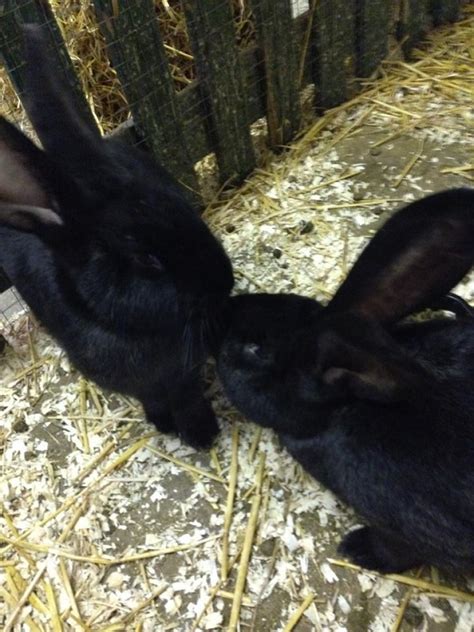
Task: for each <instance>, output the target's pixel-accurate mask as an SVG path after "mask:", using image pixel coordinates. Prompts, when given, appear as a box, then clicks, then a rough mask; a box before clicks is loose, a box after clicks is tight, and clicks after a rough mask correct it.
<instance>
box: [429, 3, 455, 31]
mask: <svg viewBox="0 0 474 632" xmlns="http://www.w3.org/2000/svg"><path fill="white" fill-rule="evenodd" d="M429 2H430V8H431V13H432V15H433V21H434V23H435V25H436V26H439V25H440V24H446V22H455V21H456V20H457V19H458V18H459V11H460V9H461V0H429Z"/></svg>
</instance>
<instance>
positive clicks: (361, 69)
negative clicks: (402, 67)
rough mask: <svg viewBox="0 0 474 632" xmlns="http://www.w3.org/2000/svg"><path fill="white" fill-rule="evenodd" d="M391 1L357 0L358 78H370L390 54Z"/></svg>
mask: <svg viewBox="0 0 474 632" xmlns="http://www.w3.org/2000/svg"><path fill="white" fill-rule="evenodd" d="M392 9H393V6H392V2H391V0H357V5H356V19H357V36H356V39H357V48H358V51H357V64H356V73H357V76H358V77H370V75H372V73H374V72H375V71H376V70H377V68H378V66H379V64H380V62H381V61H382V60H383V59H384V58H385V57H386V55H387V52H388V34H389V26H390V16H391V11H392Z"/></svg>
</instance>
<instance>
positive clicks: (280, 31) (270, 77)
mask: <svg viewBox="0 0 474 632" xmlns="http://www.w3.org/2000/svg"><path fill="white" fill-rule="evenodd" d="M250 6H251V8H252V12H253V14H254V17H255V21H256V25H257V35H258V42H259V45H260V49H261V52H262V57H263V66H264V72H265V94H266V112H267V124H268V137H269V144H270V146H272V147H278V146H279V145H284V144H286V143H288V142H289V141H290V139H291V138H293V136H294V135H295V133H296V132H297V131H298V129H299V126H300V121H301V108H300V102H299V85H298V57H297V48H296V45H295V31H294V20H293V16H292V12H291V3H290V1H289V0H251V2H250Z"/></svg>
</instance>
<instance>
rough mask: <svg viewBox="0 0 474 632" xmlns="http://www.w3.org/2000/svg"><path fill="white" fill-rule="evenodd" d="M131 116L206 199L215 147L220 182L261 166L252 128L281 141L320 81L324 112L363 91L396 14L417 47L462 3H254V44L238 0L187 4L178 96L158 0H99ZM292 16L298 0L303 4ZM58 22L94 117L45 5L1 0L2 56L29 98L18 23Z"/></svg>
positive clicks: (141, 135)
mask: <svg viewBox="0 0 474 632" xmlns="http://www.w3.org/2000/svg"><path fill="white" fill-rule="evenodd" d="M92 2H93V5H94V9H95V12H96V16H97V20H98V23H99V25H100V28H101V31H102V33H103V35H104V37H105V40H106V42H107V49H108V54H109V57H110V59H111V61H112V64H113V65H114V67H115V69H116V71H117V74H118V77H119V80H120V82H121V84H122V87H123V90H124V94H125V95H126V98H127V101H128V103H129V106H130V110H131V113H132V117H133V118H132V121H133V122H132V124H128V125H126V126H124V128H123V129H121V130H119V133H122V134H123V136H124V137H125V138H128V139H131V140H132V141H137V140H140V141H141V142H144V143H145V145H146V146H147V148H148V149H149V150H150V151H151V152H152V154H153V155H154V156H155V157H156V158H157V159H158V160H159V161H160V162H161V163H162V164H163V165H165V166H166V167H167V168H168V169H169V170H170V171H171V172H172V173H173V174H174V175H175V176H176V177H177V178H178V180H180V181H181V182H182V183H183V184H185V185H186V186H187V187H188V190H194V192H195V196H194V200H195V201H196V200H197V199H198V194H197V179H196V174H195V170H194V166H195V163H196V162H197V161H198V160H200V159H201V158H203V157H204V156H206V155H207V154H209V153H211V152H215V155H216V159H217V165H218V169H219V175H220V179H221V182H223V183H224V182H230V181H233V182H236V181H239V180H241V179H242V178H244V177H245V176H246V175H247V174H248V173H249V172H250V171H251V170H252V169H253V168H254V166H255V163H256V158H255V154H254V150H253V145H252V140H251V135H250V126H251V124H252V123H253V122H254V121H256V120H257V119H259V118H261V117H263V116H265V117H266V120H267V124H268V139H269V144H270V145H271V146H272V147H274V148H276V147H278V146H282V145H284V144H285V143H288V141H289V140H290V139H291V138H292V137H293V136H294V134H295V133H296V131H297V130H298V128H299V125H300V118H301V111H300V100H299V93H300V91H301V89H302V88H303V87H304V86H305V85H307V84H309V83H314V84H315V86H316V89H315V103H314V105H315V108H316V109H317V110H324V109H327V108H330V107H333V106H336V105H338V104H340V103H342V102H343V101H344V100H346V99H347V98H348V97H349V96H350V95H351V94H353V92H354V90H355V89H357V81H355V78H356V77H357V78H364V77H368V76H370V75H371V74H372V73H373V72H374V71H375V70H376V69H377V67H378V65H379V64H380V62H381V61H382V60H383V58H384V57H385V56H386V54H387V50H388V41H389V35H390V32H391V30H392V26H393V15H394V12H395V9H397V11H398V12H399V16H400V17H399V19H398V20H397V29H396V36H397V37H398V39H399V40H401V41H403V47H404V49H405V51H406V52H409V50H410V48H411V47H413V46H414V45H415V44H416V43H417V42H418V41H419V40H420V38H421V37H422V36H423V35H424V33H425V32H426V30H427V28H429V26H430V25H431V24H435V25H438V24H442V23H444V22H447V21H454V20H455V19H456V18H457V16H458V13H459V8H460V4H461V0H309V2H308V1H306V3H305V0H299V2H298V1H295V0H249V2H250V6H251V9H252V13H253V19H254V23H255V28H256V38H255V42H254V43H253V44H252V46H250V47H248V48H246V49H245V50H241V49H239V47H238V46H237V44H236V33H235V28H234V22H233V15H232V9H231V5H230V1H229V0H182V7H183V10H184V14H185V18H186V23H187V30H188V36H189V38H190V44H191V49H192V53H193V58H194V64H195V69H196V77H197V78H196V80H195V81H194V82H193V83H192V84H190V85H189V86H187V87H186V88H185V89H183V90H182V91H180V92H176V90H175V87H174V85H173V80H172V77H171V74H170V70H169V66H168V62H167V57H166V52H165V47H164V45H163V40H162V36H161V34H160V29H159V25H158V21H157V20H156V16H155V13H154V12H155V5H154V2H153V0H92ZM305 4H306V5H307V10H306V11H304V13H303V14H301V15H299V16H297V17H294V13H295V6H298V7H300V9H301V6H303V7H304V5H305ZM23 22H37V23H44V22H47V23H48V24H49V34H50V39H51V51H52V59H53V63H54V64H55V65H56V67H57V71H58V72H61V73H63V74H64V75H65V76H66V78H67V81H68V83H69V85H70V86H71V89H72V90H75V91H76V92H77V93H78V96H79V104H80V107H82V109H83V110H84V112H85V113H86V114H87V116H89V118H90V120H91V121H92V120H93V117H92V115H91V112H90V111H89V107H88V104H87V99H86V97H85V96H84V95H83V94H82V93H81V89H80V84H79V81H78V79H77V77H76V76H75V74H74V70H73V65H72V63H71V60H70V57H69V54H68V51H67V49H66V47H65V45H64V41H63V39H62V36H61V31H60V29H59V27H58V25H57V23H56V21H55V19H54V15H53V12H52V10H51V8H50V5H49V3H48V2H47V1H46V0H26V1H25V0H6V1H5V0H4V1H2V0H0V53H1V54H2V56H3V59H4V63H5V66H6V68H7V71H8V73H9V75H10V77H11V79H12V80H13V84H14V86H15V89H16V90H17V92H18V95H19V96H20V98H21V95H22V87H23V79H24V69H25V66H24V60H23V52H22V42H21V36H20V25H21V23H23Z"/></svg>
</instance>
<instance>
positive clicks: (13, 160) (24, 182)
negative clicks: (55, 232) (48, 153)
mask: <svg viewBox="0 0 474 632" xmlns="http://www.w3.org/2000/svg"><path fill="white" fill-rule="evenodd" d="M45 170H46V169H45V156H44V154H43V152H42V151H41V150H40V149H38V147H36V145H34V144H33V143H32V142H31V141H30V140H29V139H28V138H27V137H26V136H24V135H23V134H22V133H21V132H20V131H19V130H17V129H16V127H15V126H14V125H12V124H11V123H8V121H6V120H5V119H2V118H0V224H3V225H8V226H12V227H14V228H18V229H20V230H26V231H37V230H40V229H41V227H42V226H43V225H52V224H54V225H56V226H59V225H61V224H62V223H63V222H62V219H61V218H60V216H59V215H58V214H57V213H56V212H55V211H54V210H53V206H54V199H53V197H52V195H51V194H50V192H49V191H48V187H47V185H46V180H45V179H44V175H43V174H44V172H45Z"/></svg>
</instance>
